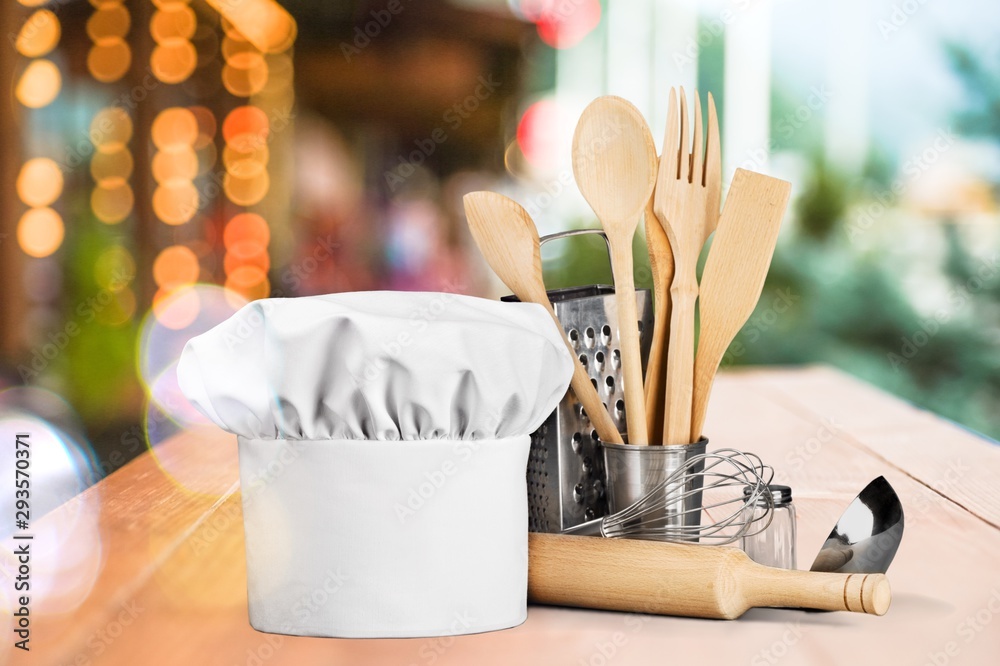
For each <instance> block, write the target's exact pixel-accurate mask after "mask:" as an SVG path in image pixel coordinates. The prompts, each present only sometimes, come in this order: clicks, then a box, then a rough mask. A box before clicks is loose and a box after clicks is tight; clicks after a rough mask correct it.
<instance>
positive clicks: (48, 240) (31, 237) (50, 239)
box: [17, 208, 65, 257]
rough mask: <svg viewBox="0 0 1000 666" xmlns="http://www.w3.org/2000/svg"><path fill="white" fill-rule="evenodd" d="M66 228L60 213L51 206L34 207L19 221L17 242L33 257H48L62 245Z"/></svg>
mask: <svg viewBox="0 0 1000 666" xmlns="http://www.w3.org/2000/svg"><path fill="white" fill-rule="evenodd" d="M64 234H65V230H64V229H63V221H62V218H61V217H59V213H57V212H55V211H54V210H52V209H51V208H32V209H30V210H28V211H27V212H26V213H25V214H24V215H22V216H21V220H20V221H19V222H18V223H17V242H18V245H20V246H21V249H22V250H23V251H24V253H25V254H27V255H28V256H31V257H47V256H49V255H50V254H52V253H53V252H55V251H56V250H58V249H59V246H60V245H62V242H63V236H64Z"/></svg>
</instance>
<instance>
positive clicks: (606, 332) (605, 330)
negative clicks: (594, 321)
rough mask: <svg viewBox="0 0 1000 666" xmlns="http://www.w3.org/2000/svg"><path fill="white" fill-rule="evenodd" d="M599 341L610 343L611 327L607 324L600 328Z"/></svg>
mask: <svg viewBox="0 0 1000 666" xmlns="http://www.w3.org/2000/svg"><path fill="white" fill-rule="evenodd" d="M601 342H603V343H604V344H605V345H609V344H611V327H610V326H608V325H607V324H605V325H604V326H603V327H602V328H601Z"/></svg>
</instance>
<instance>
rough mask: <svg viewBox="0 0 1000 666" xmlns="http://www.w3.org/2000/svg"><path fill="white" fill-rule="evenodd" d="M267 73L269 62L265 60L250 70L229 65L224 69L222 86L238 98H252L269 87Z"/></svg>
mask: <svg viewBox="0 0 1000 666" xmlns="http://www.w3.org/2000/svg"><path fill="white" fill-rule="evenodd" d="M267 71H268V70H267V62H265V61H264V60H263V59H261V61H260V62H259V63H258V64H257V65H256V66H254V67H250V68H248V69H241V68H239V67H236V66H235V65H232V64H229V63H227V64H226V65H225V66H224V67H223V68H222V85H223V86H225V88H226V90H228V91H229V92H230V93H231V94H232V95H234V96H236V97H250V96H251V95H256V94H257V93H259V92H260V91H262V90H263V89H264V87H265V86H266V85H267Z"/></svg>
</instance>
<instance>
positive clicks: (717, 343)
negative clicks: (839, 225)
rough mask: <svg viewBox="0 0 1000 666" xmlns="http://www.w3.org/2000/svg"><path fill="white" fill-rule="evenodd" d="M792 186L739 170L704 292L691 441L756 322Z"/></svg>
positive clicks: (705, 274) (708, 265)
mask: <svg viewBox="0 0 1000 666" xmlns="http://www.w3.org/2000/svg"><path fill="white" fill-rule="evenodd" d="M790 191H791V185H790V184H789V183H787V182H785V181H783V180H778V179H777V178H771V177H770V176H765V175H763V174H759V173H754V172H753V171H746V170H744V169H737V170H736V175H735V176H734V177H733V182H732V184H731V185H730V187H729V196H727V197H726V203H725V206H723V209H722V216H721V217H720V218H719V227H718V229H716V231H715V240H714V241H712V247H711V249H710V250H709V252H708V259H706V260H705V270H704V272H703V273H702V276H701V286H700V288H699V292H700V293H699V307H700V313H701V337H700V339H699V340H698V354H697V356H696V357H695V362H694V395H693V399H692V407H691V441H692V442H696V441H698V438H699V437H701V434H702V433H701V428H702V426H703V425H704V424H705V411H706V409H707V408H708V397H709V395H710V394H711V392H712V383H713V382H714V381H715V374H716V372H717V371H718V369H719V363H720V362H721V361H722V357H723V355H725V353H726V349H728V348H729V344H730V343H731V342H732V341H733V338H735V337H736V334H737V333H739V332H740V329H741V328H743V324H745V323H746V322H747V319H749V318H750V315H751V313H753V310H754V308H755V307H756V306H757V301H758V299H759V298H760V292H761V289H763V288H764V278H765V277H766V276H767V269H768V267H769V266H770V265H771V256H772V255H773V254H774V245H775V243H776V242H777V240H778V230H779V229H780V227H781V218H782V217H783V216H784V214H785V207H786V206H787V205H788V195H789V192H790Z"/></svg>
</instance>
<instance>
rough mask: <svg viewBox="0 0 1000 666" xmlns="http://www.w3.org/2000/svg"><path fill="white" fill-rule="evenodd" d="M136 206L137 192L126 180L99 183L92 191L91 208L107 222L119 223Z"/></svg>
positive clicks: (98, 216) (98, 217) (101, 219)
mask: <svg viewBox="0 0 1000 666" xmlns="http://www.w3.org/2000/svg"><path fill="white" fill-rule="evenodd" d="M134 206H135V194H134V193H133V192H132V187H131V186H130V185H129V184H128V183H126V182H121V181H112V182H104V183H98V184H97V187H95V188H94V191H93V192H91V193H90V208H91V210H93V211H94V215H95V216H96V217H97V219H98V220H100V221H101V222H103V223H105V224H118V223H119V222H121V221H122V220H124V219H125V218H127V217H128V216H129V215H130V214H131V213H132V208H133V207H134Z"/></svg>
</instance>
